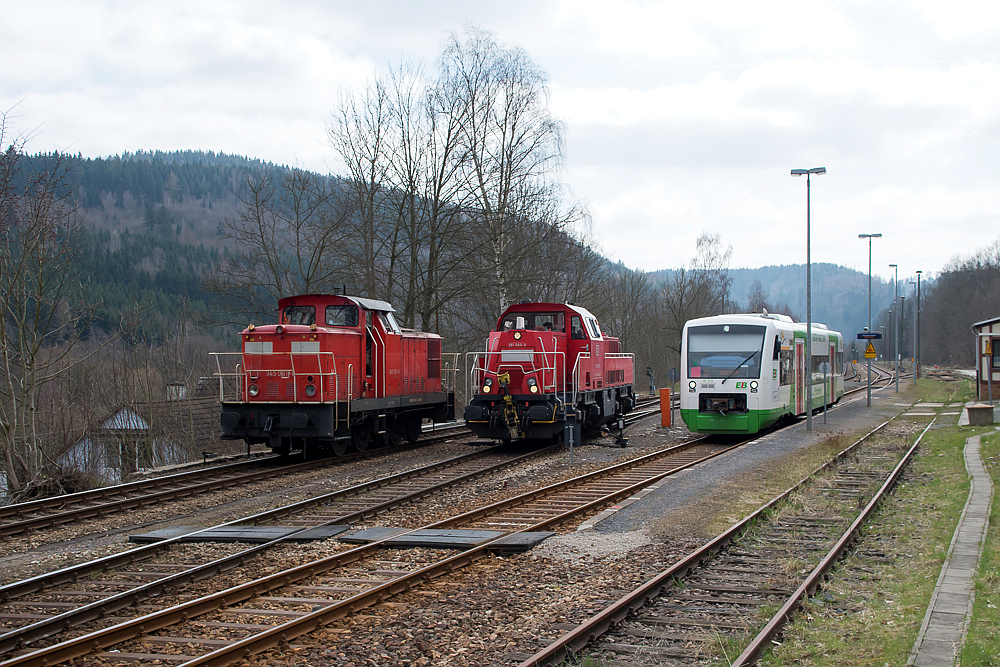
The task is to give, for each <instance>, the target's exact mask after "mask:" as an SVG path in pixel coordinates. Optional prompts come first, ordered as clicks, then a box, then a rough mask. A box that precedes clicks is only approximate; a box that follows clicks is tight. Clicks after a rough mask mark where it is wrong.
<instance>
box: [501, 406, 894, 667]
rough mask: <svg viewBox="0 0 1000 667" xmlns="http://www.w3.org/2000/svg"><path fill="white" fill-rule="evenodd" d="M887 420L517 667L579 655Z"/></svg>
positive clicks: (836, 460) (548, 663)
mask: <svg viewBox="0 0 1000 667" xmlns="http://www.w3.org/2000/svg"><path fill="white" fill-rule="evenodd" d="M891 421H892V420H891V419H889V420H887V421H885V422H882V423H881V424H879V425H878V426H877V427H875V428H874V429H872V430H871V431H870V432H868V433H866V434H865V435H864V436H862V437H861V438H859V439H858V440H857V441H855V442H854V443H852V444H851V445H849V446H848V447H846V448H844V449H843V450H842V451H840V452H839V453H837V454H836V455H835V456H834V457H833V458H831V459H830V460H829V461H827V462H826V463H824V464H823V465H821V466H819V467H818V468H816V469H815V470H813V471H812V472H811V473H809V474H808V475H806V476H805V477H803V478H802V479H800V480H799V481H798V482H796V483H795V484H793V485H792V486H791V487H789V488H788V489H786V490H785V491H783V492H782V493H780V494H778V495H777V496H775V497H774V498H772V499H771V500H769V501H768V502H767V503H765V504H764V505H762V506H761V507H759V508H757V510H755V511H754V512H753V513H751V514H749V515H748V516H746V517H744V518H743V519H742V520H740V521H738V522H736V523H734V524H733V525H732V526H730V527H729V528H727V529H726V530H725V531H723V532H722V533H720V534H719V535H717V536H716V537H714V538H712V539H711V540H709V541H708V542H707V543H705V544H704V545H702V546H701V547H699V548H698V549H696V550H694V551H692V552H691V553H690V554H688V555H687V556H685V557H684V558H682V559H681V560H679V561H678V562H676V563H674V564H673V565H671V566H670V567H669V568H667V569H666V570H664V571H663V572H661V573H660V574H658V575H656V576H655V577H653V578H652V579H650V580H649V581H647V582H646V583H644V584H642V585H641V586H639V587H638V588H636V589H635V590H634V591H632V592H630V593H629V594H628V595H625V596H624V597H622V598H621V599H619V600H618V601H616V602H614V603H612V604H611V605H609V606H608V607H607V608H605V609H604V611H601V612H599V613H598V614H596V615H594V616H592V617H591V618H590V619H588V620H587V621H585V622H583V623H581V624H580V625H578V626H577V627H576V628H574V629H573V630H571V631H569V632H567V633H566V634H565V635H563V636H562V637H560V638H558V639H556V640H555V641H554V642H552V643H550V644H549V645H548V646H546V647H545V648H544V649H542V650H541V651H539V652H537V653H535V654H534V655H533V656H531V657H530V658H528V659H527V660H525V661H523V662H521V663H520V665H518V667H536V666H539V665H551V664H558V663H559V661H561V660H563V659H564V658H566V657H567V656H568V655H569V654H576V653H579V652H580V651H582V650H583V649H584V648H586V647H587V645H589V644H591V643H593V642H594V641H596V640H597V638H598V637H600V636H601V635H603V634H604V633H605V632H607V631H608V630H610V629H612V628H614V627H615V626H617V625H619V624H620V623H622V622H623V621H624V620H625V619H626V618H627V617H628V615H629V614H631V613H633V612H635V611H638V610H639V609H641V608H642V607H644V606H645V605H646V604H647V603H648V602H649V601H650V600H652V599H653V598H655V597H656V596H657V595H659V593H660V592H661V591H662V590H663V589H664V588H666V587H668V586H672V585H673V583H674V581H675V580H676V579H678V578H680V577H683V576H684V575H686V574H687V573H688V572H690V571H691V570H693V569H694V568H696V567H697V566H699V565H700V564H701V563H703V562H705V561H707V560H709V559H711V558H713V557H714V556H715V554H716V553H718V552H719V550H721V549H722V548H723V547H725V546H727V545H728V544H730V543H732V542H733V541H735V540H736V539H738V538H739V537H740V536H742V535H743V533H745V532H746V531H747V529H749V528H750V527H751V526H753V525H754V524H755V523H757V522H758V521H761V520H764V519H765V517H766V516H767V515H768V513H769V512H771V511H772V510H773V509H775V508H776V507H777V506H778V505H780V504H781V503H783V502H784V501H785V500H787V499H788V498H789V497H790V496H791V495H792V494H793V493H795V492H796V491H798V490H799V489H801V488H802V487H804V486H805V485H806V484H808V483H809V482H810V481H811V480H812V479H813V478H814V477H815V476H816V475H818V474H820V473H822V472H824V471H825V470H828V469H830V468H832V467H833V466H835V465H837V463H839V462H840V461H842V460H843V459H844V458H846V457H848V456H850V455H851V454H852V453H853V452H854V450H855V449H856V448H858V447H859V446H860V445H861V443H863V442H864V441H865V440H867V439H868V438H870V437H871V436H873V435H874V434H875V433H877V432H878V431H880V430H882V429H883V428H884V427H885V426H886V425H888V424H889V423H890V422H891Z"/></svg>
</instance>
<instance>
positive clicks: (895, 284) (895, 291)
mask: <svg viewBox="0 0 1000 667" xmlns="http://www.w3.org/2000/svg"><path fill="white" fill-rule="evenodd" d="M889 268H890V269H895V270H896V277H895V278H893V279H892V308H893V310H895V311H896V319H895V320H893V321H892V330H893V337H892V359H893V362H894V364H893V368H895V369H896V393H897V394H898V393H899V308H897V307H896V304H897V303H898V301H899V266H898V265H896V264H890V265H889ZM890 319H892V318H890Z"/></svg>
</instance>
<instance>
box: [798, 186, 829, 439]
mask: <svg viewBox="0 0 1000 667" xmlns="http://www.w3.org/2000/svg"><path fill="white" fill-rule="evenodd" d="M825 173H826V167H813V168H812V169H792V176H796V177H797V176H805V177H806V368H807V369H808V377H809V381H808V384H809V387H808V388H807V389H806V430H807V431H811V430H813V405H812V399H813V396H812V395H813V377H812V366H813V358H812V337H813V333H812V256H811V254H810V253H811V249H810V244H809V240H810V239H809V234H810V229H809V228H810V225H811V223H812V221H811V219H810V218H811V216H812V211H811V204H810V196H811V195H810V191H811V190H812V181H811V180H810V179H811V178H812V175H813V174H816V175H817V176H818V175H820V174H825Z"/></svg>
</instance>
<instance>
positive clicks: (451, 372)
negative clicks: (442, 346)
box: [441, 352, 461, 391]
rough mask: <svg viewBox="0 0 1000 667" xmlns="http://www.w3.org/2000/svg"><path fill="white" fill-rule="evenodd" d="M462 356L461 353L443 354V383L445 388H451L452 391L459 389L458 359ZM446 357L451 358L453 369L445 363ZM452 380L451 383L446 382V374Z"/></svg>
mask: <svg viewBox="0 0 1000 667" xmlns="http://www.w3.org/2000/svg"><path fill="white" fill-rule="evenodd" d="M460 356H461V353H460V352H442V353H441V382H442V383H443V384H444V385H445V388H446V389H447V387H451V390H452V391H455V390H456V389H457V386H456V385H457V384H458V359H459V357H460ZM445 357H451V359H452V362H451V363H452V366H451V368H449V367H448V365H447V364H446V363H445V360H444V359H445ZM446 372H447V374H448V376H449V377H450V378H451V382H447V383H446V382H445V373H446Z"/></svg>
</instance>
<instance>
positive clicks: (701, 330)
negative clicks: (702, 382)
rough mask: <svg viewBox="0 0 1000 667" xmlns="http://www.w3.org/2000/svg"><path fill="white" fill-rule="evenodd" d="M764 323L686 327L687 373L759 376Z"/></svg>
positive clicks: (708, 376)
mask: <svg viewBox="0 0 1000 667" xmlns="http://www.w3.org/2000/svg"><path fill="white" fill-rule="evenodd" d="M766 330H767V327H760V326H755V325H750V324H709V325H705V326H700V327H690V328H689V329H688V340H687V351H688V377H691V378H720V379H722V378H729V377H733V378H760V360H761V358H762V352H763V349H764V333H765V331H766Z"/></svg>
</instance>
